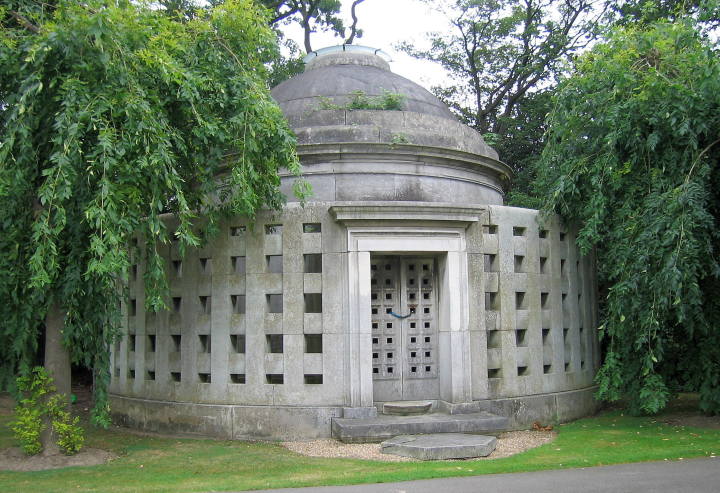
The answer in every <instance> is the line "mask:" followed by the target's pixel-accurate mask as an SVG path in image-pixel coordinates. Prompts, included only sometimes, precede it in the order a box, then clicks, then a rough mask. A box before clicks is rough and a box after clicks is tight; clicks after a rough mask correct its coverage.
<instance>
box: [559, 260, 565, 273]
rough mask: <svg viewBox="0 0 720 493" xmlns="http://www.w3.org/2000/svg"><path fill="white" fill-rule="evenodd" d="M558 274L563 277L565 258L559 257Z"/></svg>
mask: <svg viewBox="0 0 720 493" xmlns="http://www.w3.org/2000/svg"><path fill="white" fill-rule="evenodd" d="M560 275H561V276H562V277H565V259H564V258H561V259H560Z"/></svg>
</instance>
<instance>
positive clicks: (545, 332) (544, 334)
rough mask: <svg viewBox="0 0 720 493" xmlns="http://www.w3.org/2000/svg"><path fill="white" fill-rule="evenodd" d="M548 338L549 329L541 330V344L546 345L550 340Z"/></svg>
mask: <svg viewBox="0 0 720 493" xmlns="http://www.w3.org/2000/svg"><path fill="white" fill-rule="evenodd" d="M549 336H550V329H542V342H543V344H548V343H549V342H550V340H549V339H548V337H549Z"/></svg>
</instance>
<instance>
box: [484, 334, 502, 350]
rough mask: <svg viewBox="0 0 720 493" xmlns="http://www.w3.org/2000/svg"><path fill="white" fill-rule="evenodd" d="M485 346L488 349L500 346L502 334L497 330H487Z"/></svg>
mask: <svg viewBox="0 0 720 493" xmlns="http://www.w3.org/2000/svg"><path fill="white" fill-rule="evenodd" d="M487 347H488V348H489V349H498V348H500V347H502V336H501V332H500V331H499V330H488V332H487Z"/></svg>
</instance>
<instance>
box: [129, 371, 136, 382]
mask: <svg viewBox="0 0 720 493" xmlns="http://www.w3.org/2000/svg"><path fill="white" fill-rule="evenodd" d="M128 378H132V379H133V380H134V379H135V370H128Z"/></svg>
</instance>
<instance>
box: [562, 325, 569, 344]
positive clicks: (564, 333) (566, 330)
mask: <svg viewBox="0 0 720 493" xmlns="http://www.w3.org/2000/svg"><path fill="white" fill-rule="evenodd" d="M568 335H570V329H567V328H566V329H563V342H565V343H567V342H568Z"/></svg>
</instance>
